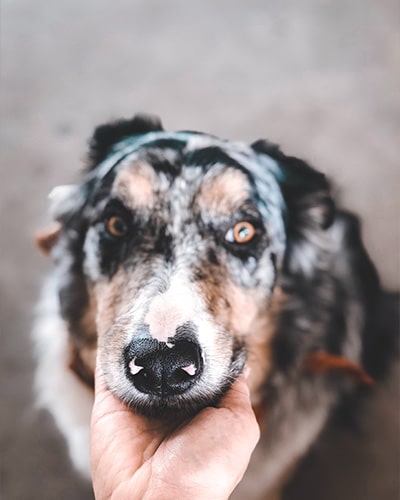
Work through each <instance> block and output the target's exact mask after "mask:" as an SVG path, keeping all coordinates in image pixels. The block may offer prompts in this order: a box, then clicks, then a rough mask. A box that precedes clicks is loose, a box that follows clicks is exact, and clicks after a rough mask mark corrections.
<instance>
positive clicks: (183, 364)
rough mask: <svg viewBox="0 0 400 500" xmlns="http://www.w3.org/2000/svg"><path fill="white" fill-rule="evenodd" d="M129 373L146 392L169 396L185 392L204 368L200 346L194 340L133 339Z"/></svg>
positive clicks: (139, 388)
mask: <svg viewBox="0 0 400 500" xmlns="http://www.w3.org/2000/svg"><path fill="white" fill-rule="evenodd" d="M125 359H126V367H127V370H126V371H127V376H128V378H129V379H130V380H131V382H132V383H133V385H134V386H135V387H136V388H137V389H138V390H139V391H141V392H144V393H146V394H156V395H158V396H168V395H176V394H182V393H183V392H185V391H187V390H188V389H189V388H190V387H191V386H192V385H193V384H194V383H195V381H196V380H197V379H198V377H199V376H200V374H201V371H202V364H203V362H202V358H201V350H200V346H199V345H198V344H197V343H196V342H193V341H191V340H190V341H189V340H177V341H176V342H173V343H168V344H167V343H165V342H158V341H157V340H154V339H150V338H147V339H140V340H137V341H135V340H134V341H133V342H132V343H131V345H130V346H128V348H127V350H126V351H125Z"/></svg>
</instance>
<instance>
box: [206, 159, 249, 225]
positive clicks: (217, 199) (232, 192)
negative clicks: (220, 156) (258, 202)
mask: <svg viewBox="0 0 400 500" xmlns="http://www.w3.org/2000/svg"><path fill="white" fill-rule="evenodd" d="M248 194H249V181H248V180H247V178H246V176H245V175H244V174H243V172H240V171H239V170H236V169H234V168H228V169H227V170H225V171H224V172H223V173H222V174H220V175H217V176H215V175H211V176H209V177H208V178H206V179H205V181H204V183H203V185H202V187H201V189H200V193H199V195H198V202H199V205H200V208H202V209H203V210H205V211H207V212H210V213H212V214H218V215H229V214H231V213H232V212H234V211H235V209H237V208H238V207H239V206H240V205H241V204H243V202H245V201H246V200H247V198H248Z"/></svg>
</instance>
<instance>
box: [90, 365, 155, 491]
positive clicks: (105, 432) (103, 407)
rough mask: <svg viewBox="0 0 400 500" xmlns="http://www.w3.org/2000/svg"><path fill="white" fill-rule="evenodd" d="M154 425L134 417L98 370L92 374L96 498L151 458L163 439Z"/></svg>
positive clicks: (93, 454) (137, 416)
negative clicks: (93, 379)
mask: <svg viewBox="0 0 400 500" xmlns="http://www.w3.org/2000/svg"><path fill="white" fill-rule="evenodd" d="M163 437H164V436H163V433H162V432H161V431H160V429H159V427H158V426H157V425H156V424H155V423H154V422H151V421H149V420H148V419H145V418H144V417H142V416H140V415H138V414H136V413H134V412H133V411H132V410H131V409H130V408H128V407H127V406H126V405H125V404H124V403H123V402H122V401H121V400H119V399H118V398H117V397H116V396H114V395H113V394H112V392H111V391H110V390H109V389H108V387H107V385H106V383H105V380H104V376H103V375H102V374H101V372H100V370H99V369H97V370H96V374H95V401H94V406H93V411H92V418H91V427H90V440H91V444H90V450H91V466H92V477H93V486H94V489H95V493H96V498H107V495H106V494H105V492H111V491H113V489H114V488H115V486H116V485H115V484H114V481H115V480H118V482H121V481H124V480H129V479H130V478H131V477H132V476H133V475H134V474H135V472H136V471H137V470H138V468H140V467H141V466H142V464H143V463H144V462H145V461H146V460H147V458H148V457H149V456H152V455H153V453H154V452H155V450H156V449H157V447H158V446H159V444H160V442H161V441H162V439H163Z"/></svg>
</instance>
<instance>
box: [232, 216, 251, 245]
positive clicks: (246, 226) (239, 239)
mask: <svg viewBox="0 0 400 500" xmlns="http://www.w3.org/2000/svg"><path fill="white" fill-rule="evenodd" d="M255 235H256V229H255V227H254V226H253V224H251V223H250V222H247V221H241V222H238V223H237V224H235V225H234V226H233V227H231V228H230V229H229V230H228V232H227V233H226V235H225V239H226V241H229V243H239V244H242V243H248V242H249V241H251V240H252V239H253V238H254V236H255Z"/></svg>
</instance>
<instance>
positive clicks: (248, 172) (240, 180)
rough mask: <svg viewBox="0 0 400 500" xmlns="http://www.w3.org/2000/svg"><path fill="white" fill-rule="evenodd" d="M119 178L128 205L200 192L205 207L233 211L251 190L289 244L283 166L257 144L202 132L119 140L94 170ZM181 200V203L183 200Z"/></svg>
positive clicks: (101, 177) (198, 197) (149, 204)
mask: <svg viewBox="0 0 400 500" xmlns="http://www.w3.org/2000/svg"><path fill="white" fill-rule="evenodd" d="M110 174H112V176H113V177H114V182H113V189H114V190H118V193H117V194H118V196H120V194H121V192H122V193H123V196H125V197H126V198H127V200H125V199H124V201H126V202H127V203H128V205H133V206H134V207H136V206H137V205H139V206H145V207H148V208H152V207H153V206H154V204H155V203H157V202H159V201H160V200H162V199H163V197H164V198H165V197H167V198H168V197H169V199H170V200H171V199H172V200H174V202H175V205H179V204H185V200H186V202H187V203H190V200H192V199H193V197H194V196H195V195H196V201H198V202H199V205H200V208H202V209H204V208H205V207H208V209H209V210H210V211H211V212H212V211H213V210H215V209H218V211H219V213H221V212H222V213H223V214H224V213H225V214H226V213H227V212H230V211H233V210H234V209H235V208H237V207H239V206H240V204H241V203H242V202H245V201H246V200H247V199H248V198H249V197H250V195H251V198H252V201H253V202H254V203H255V204H256V205H257V209H258V210H259V212H260V213H261V215H262V216H263V218H264V220H265V221H267V223H268V224H269V225H270V230H271V231H272V233H273V234H272V236H274V237H275V238H276V241H277V242H279V246H280V247H282V248H283V245H284V241H285V229H284V221H283V217H284V212H285V203H284V201H283V196H282V193H281V190H280V187H279V182H278V179H279V177H280V167H279V165H278V163H277V162H276V161H275V160H274V159H272V158H270V157H269V156H267V155H260V154H259V153H257V152H256V151H254V150H253V149H252V148H251V146H249V145H247V144H245V143H242V142H234V141H228V140H223V139H219V138H217V137H214V136H211V135H206V134H202V133H197V132H150V133H147V134H143V135H138V136H131V137H128V138H125V139H123V140H122V141H120V142H119V143H118V144H116V145H115V146H114V148H113V150H112V151H111V153H110V155H109V156H108V157H107V158H106V159H105V160H104V161H103V162H102V163H101V164H100V165H98V167H97V168H96V169H95V171H93V172H92V175H93V176H94V177H95V178H96V181H97V182H98V183H99V184H100V185H101V184H102V182H103V180H105V179H106V178H109V176H110ZM178 202H179V203H178Z"/></svg>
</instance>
